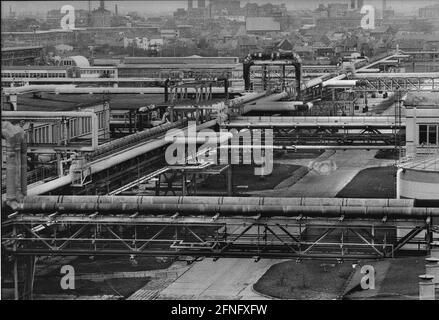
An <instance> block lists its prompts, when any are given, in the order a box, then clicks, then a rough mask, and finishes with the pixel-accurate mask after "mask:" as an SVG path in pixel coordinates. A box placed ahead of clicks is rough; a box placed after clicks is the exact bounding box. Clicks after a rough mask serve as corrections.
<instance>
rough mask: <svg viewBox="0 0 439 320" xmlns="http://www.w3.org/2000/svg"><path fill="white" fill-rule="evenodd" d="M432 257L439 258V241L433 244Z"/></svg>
mask: <svg viewBox="0 0 439 320" xmlns="http://www.w3.org/2000/svg"><path fill="white" fill-rule="evenodd" d="M430 257H431V258H439V241H434V242H432V243H431V247H430Z"/></svg>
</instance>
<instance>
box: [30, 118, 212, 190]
mask: <svg viewBox="0 0 439 320" xmlns="http://www.w3.org/2000/svg"><path fill="white" fill-rule="evenodd" d="M216 123H217V122H216V120H211V121H208V122H205V123H203V124H201V125H198V126H197V130H202V129H204V128H209V127H212V126H214V125H215V124H216ZM183 131H184V132H187V128H185V129H184V130H183ZM169 143H170V142H169V141H166V140H165V139H164V138H160V139H154V140H152V141H146V142H145V144H142V145H139V146H137V147H133V148H131V149H128V150H123V151H121V152H118V153H116V154H111V155H109V156H107V157H105V158H102V159H99V160H96V161H93V162H91V163H90V171H91V174H94V173H97V172H100V171H103V170H105V169H108V168H111V167H113V166H115V165H117V164H119V163H122V162H125V161H127V160H130V159H133V158H135V157H137V156H140V155H142V154H144V153H147V152H149V151H152V150H155V149H158V148H161V147H164V146H165V145H167V144H169ZM71 182H72V175H71V173H69V174H68V175H66V176H62V177H60V178H57V179H54V180H52V181H49V182H47V183H43V184H39V185H37V186H34V187H32V188H29V190H28V194H29V195H39V194H44V193H47V192H49V191H52V190H55V189H57V188H60V187H63V186H66V185H68V184H69V183H71Z"/></svg>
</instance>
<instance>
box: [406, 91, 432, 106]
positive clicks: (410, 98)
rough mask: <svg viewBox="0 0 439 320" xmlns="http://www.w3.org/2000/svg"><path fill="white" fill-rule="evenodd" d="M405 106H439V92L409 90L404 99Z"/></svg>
mask: <svg viewBox="0 0 439 320" xmlns="http://www.w3.org/2000/svg"><path fill="white" fill-rule="evenodd" d="M404 105H405V106H411V107H422V106H439V92H409V93H408V94H407V97H406V98H405V100H404Z"/></svg>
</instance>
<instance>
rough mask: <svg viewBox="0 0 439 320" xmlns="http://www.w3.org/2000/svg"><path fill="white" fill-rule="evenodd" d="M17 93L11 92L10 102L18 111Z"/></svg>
mask: <svg viewBox="0 0 439 320" xmlns="http://www.w3.org/2000/svg"><path fill="white" fill-rule="evenodd" d="M17 100H18V98H17V95H16V94H11V95H10V96H9V102H10V103H11V105H12V110H14V111H17V110H18V103H17Z"/></svg>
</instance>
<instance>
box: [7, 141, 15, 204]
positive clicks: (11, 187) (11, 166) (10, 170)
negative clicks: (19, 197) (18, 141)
mask: <svg viewBox="0 0 439 320" xmlns="http://www.w3.org/2000/svg"><path fill="white" fill-rule="evenodd" d="M11 140H12V139H8V140H7V145H6V150H7V155H8V158H7V163H6V201H10V200H14V199H15V197H16V194H17V184H16V176H17V165H16V162H17V160H18V159H16V154H15V143H13V141H11Z"/></svg>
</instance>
